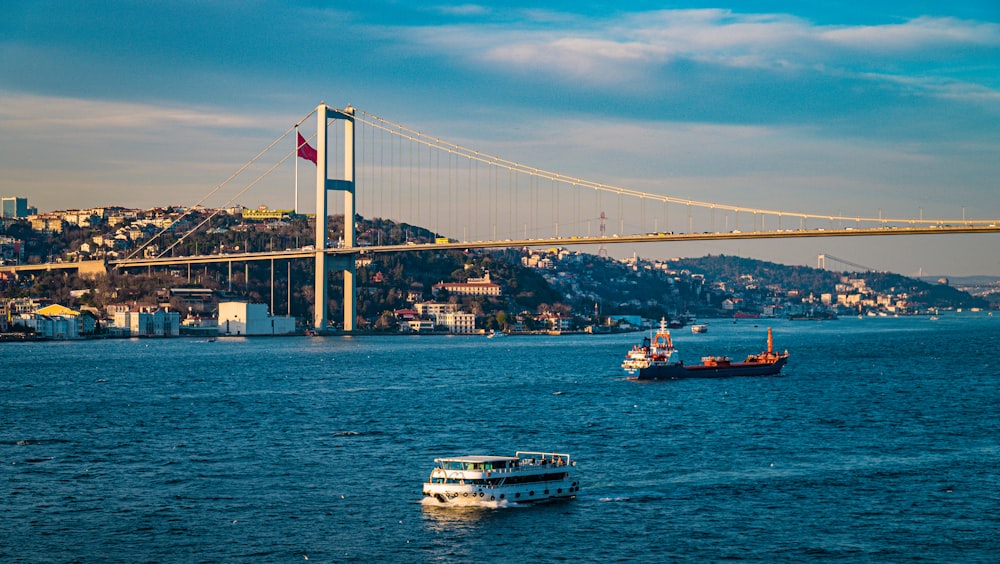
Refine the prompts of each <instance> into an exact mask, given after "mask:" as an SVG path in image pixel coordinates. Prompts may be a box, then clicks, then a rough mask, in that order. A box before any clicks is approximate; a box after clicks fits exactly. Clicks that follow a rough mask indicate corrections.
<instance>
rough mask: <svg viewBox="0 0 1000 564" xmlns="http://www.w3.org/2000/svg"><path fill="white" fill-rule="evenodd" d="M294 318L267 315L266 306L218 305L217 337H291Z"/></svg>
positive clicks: (234, 303) (293, 328) (228, 303)
mask: <svg viewBox="0 0 1000 564" xmlns="http://www.w3.org/2000/svg"><path fill="white" fill-rule="evenodd" d="M293 333H295V318H294V317H277V316H274V315H268V312H267V305H266V304H249V303H246V302H220V303H219V335H291V334H293Z"/></svg>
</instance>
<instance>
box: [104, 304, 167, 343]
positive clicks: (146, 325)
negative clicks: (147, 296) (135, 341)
mask: <svg viewBox="0 0 1000 564" xmlns="http://www.w3.org/2000/svg"><path fill="white" fill-rule="evenodd" d="M113 327H115V328H118V329H121V330H124V331H127V333H128V335H130V336H132V337H177V336H179V335H180V334H181V329H180V327H181V314H180V313H178V312H176V311H166V310H164V309H160V308H143V309H141V310H132V311H119V312H116V313H115V318H114V325H113Z"/></svg>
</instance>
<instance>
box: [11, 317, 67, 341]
mask: <svg viewBox="0 0 1000 564" xmlns="http://www.w3.org/2000/svg"><path fill="white" fill-rule="evenodd" d="M14 322H15V323H20V324H21V325H24V326H25V327H27V328H28V329H31V330H32V331H34V332H35V334H36V335H38V336H39V337H42V338H44V339H79V338H80V331H79V326H78V324H77V320H76V317H74V316H72V315H44V314H41V313H22V314H20V315H19V316H17V317H16V318H14Z"/></svg>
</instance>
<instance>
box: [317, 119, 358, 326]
mask: <svg viewBox="0 0 1000 564" xmlns="http://www.w3.org/2000/svg"><path fill="white" fill-rule="evenodd" d="M331 119H342V120H344V178H343V179H330V178H327V122H328V121H329V120H331ZM316 153H317V154H316V286H315V292H314V294H315V295H314V300H315V303H314V304H313V327H314V328H315V329H316V330H317V331H325V330H326V324H327V317H326V314H327V311H326V302H327V290H328V288H327V271H328V270H331V269H336V270H340V271H341V272H343V273H344V331H353V330H354V318H355V293H356V288H355V280H354V278H355V274H356V272H355V266H354V264H355V255H354V253H351V254H345V255H337V256H335V257H333V256H327V254H326V249H327V246H328V245H327V232H328V223H329V216H328V215H327V193H328V192H329V191H330V190H337V191H341V192H343V193H344V247H345V248H348V249H351V248H354V247H355V245H356V240H355V232H354V218H355V215H356V209H355V202H354V108H352V107H351V106H350V105H348V106H347V107H346V108H344V109H343V110H337V109H334V108H331V107H329V106H327V105H326V104H322V103H321V104H320V105H319V106H317V107H316Z"/></svg>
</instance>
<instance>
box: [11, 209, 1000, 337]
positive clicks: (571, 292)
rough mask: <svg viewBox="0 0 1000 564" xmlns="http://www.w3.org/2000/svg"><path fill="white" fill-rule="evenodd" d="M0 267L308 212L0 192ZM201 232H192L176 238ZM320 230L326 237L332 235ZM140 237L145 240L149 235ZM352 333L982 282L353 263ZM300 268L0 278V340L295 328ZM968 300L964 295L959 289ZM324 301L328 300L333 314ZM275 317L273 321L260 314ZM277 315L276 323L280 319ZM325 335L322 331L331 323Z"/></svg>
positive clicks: (882, 297) (306, 266)
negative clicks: (55, 207)
mask: <svg viewBox="0 0 1000 564" xmlns="http://www.w3.org/2000/svg"><path fill="white" fill-rule="evenodd" d="M2 204H3V217H2V231H3V234H2V235H0V261H2V264H3V265H4V266H15V265H32V264H45V263H64V262H77V261H108V260H116V259H122V258H126V257H128V256H140V257H155V256H158V255H159V254H161V253H162V252H163V250H164V249H170V252H171V253H172V254H173V255H175V256H186V255H211V254H227V253H241V252H246V251H264V250H268V251H270V250H281V249H296V248H311V245H310V243H311V241H312V238H313V236H314V235H313V231H312V229H313V228H312V225H314V218H311V217H309V216H306V215H300V214H296V213H294V211H292V210H271V209H268V208H266V207H263V206H261V207H258V208H256V209H252V208H245V207H243V206H233V207H231V208H226V209H200V208H197V209H187V208H181V207H173V206H168V207H158V208H152V209H128V208H123V207H117V206H108V207H94V208H87V209H77V210H65V211H55V212H47V213H38V211H37V209H35V208H34V207H31V206H29V204H28V201H27V198H23V197H3V198H2ZM202 222H205V223H206V225H205V229H204V230H202V231H201V232H199V233H198V234H197V235H196V236H194V237H188V238H185V239H181V238H180V237H179V236H178V234H180V233H184V232H186V231H188V230H190V229H191V228H192V227H194V226H196V225H199V224H200V223H202ZM342 226H343V217H337V216H334V217H333V218H332V221H331V233H330V236H331V239H332V240H337V238H338V237H340V236H341V235H342V233H343V230H342ZM356 228H357V232H358V242H359V244H360V245H371V244H379V243H381V244H387V243H394V244H403V243H404V242H421V243H433V242H434V241H435V240H440V239H439V237H440V235H439V234H435V233H432V232H430V231H427V230H425V229H421V228H419V227H416V226H409V225H405V224H397V223H394V222H391V221H388V220H383V219H365V218H361V217H358V218H357V219H356ZM154 238H155V240H154ZM356 268H357V272H358V279H359V281H360V288H361V292H360V293H361V298H360V303H359V304H358V320H357V324H356V327H358V328H359V330H360V331H370V332H399V333H417V334H424V333H426V334H434V333H449V334H465V335H473V334H491V333H495V332H504V333H565V332H590V333H604V332H613V331H627V330H636V329H639V328H643V327H648V326H650V325H651V324H654V323H657V322H658V321H659V319H661V318H663V319H667V320H669V321H670V322H671V323H672V324H673V325H674V326H675V327H681V326H683V325H684V324H686V323H689V322H690V321H691V320H693V319H694V318H696V317H697V318H719V317H728V318H740V317H745V318H758V317H765V318H778V317H780V318H791V319H816V320H833V319H836V318H837V317H838V316H842V315H845V314H846V315H863V316H864V315H872V316H888V315H935V314H939V313H940V312H941V311H946V310H948V309H958V308H969V309H974V310H989V309H995V308H996V307H997V304H998V302H1000V299H998V298H1000V287H997V285H996V283H995V282H994V283H992V284H989V283H987V284H983V285H980V286H978V287H976V288H966V290H972V293H970V292H967V291H964V290H963V289H959V288H954V287H952V286H951V284H950V283H949V281H948V280H945V279H941V280H936V281H934V282H932V283H928V282H924V281H919V280H913V279H909V278H905V277H902V276H899V275H893V274H890V273H875V272H864V273H859V272H853V273H852V272H830V271H827V270H819V269H812V268H808V267H789V266H784V265H776V264H773V263H763V262H761V261H754V260H753V259H747V258H739V257H724V256H718V257H711V256H710V257H705V258H702V259H682V258H674V259H670V260H663V259H645V258H640V257H638V256H633V257H628V258H625V259H613V258H607V257H601V256H596V255H593V254H588V253H582V252H578V251H572V250H569V249H565V248H548V249H529V248H524V249H505V250H483V251H464V252H460V251H437V252H429V251H422V252H420V253H417V252H413V253H400V254H394V255H379V257H378V258H377V259H373V258H372V256H371V255H359V258H358V259H357V260H356ZM311 269H312V264H311V262H310V261H302V260H300V261H291V260H289V261H287V264H286V265H285V266H284V272H277V273H276V272H275V271H274V266H273V263H272V265H271V269H270V270H267V269H265V268H264V267H263V266H260V265H257V266H254V267H253V268H251V267H250V266H249V265H248V264H247V265H244V266H243V268H242V272H236V273H235V274H234V273H233V272H232V265H231V264H230V265H228V267H227V266H226V265H224V264H222V263H221V262H220V264H218V265H199V266H198V267H197V268H192V267H190V266H188V267H186V268H183V267H177V266H173V267H170V268H169V269H166V270H165V271H162V272H154V271H149V272H146V273H138V272H136V273H118V272H113V271H109V272H108V274H107V275H105V276H94V275H91V276H86V275H80V274H73V275H69V274H65V273H55V272H44V271H40V272H34V273H31V274H30V275H28V274H21V275H18V274H15V273H12V272H6V271H4V272H0V332H2V333H3V334H4V339H5V340H18V339H81V338H95V337H169V336H180V335H196V336H203V337H206V338H215V337H218V336H246V335H291V334H303V333H309V332H310V331H311V328H310V327H309V325H308V322H307V320H311V319H312V316H311V313H312V312H311V307H312V306H311V303H310V297H311V292H312V288H311V286H310V284H311V283H312V281H313V277H312V271H311ZM973 293H975V294H976V295H972V294H973ZM340 306H341V304H340V302H339V301H338V300H336V299H331V300H330V303H328V304H327V307H328V310H329V311H331V312H336V311H337V310H338V308H339V307H340ZM275 310H278V311H275ZM279 312H283V314H284V315H279ZM330 330H331V331H335V330H336V327H331V328H330Z"/></svg>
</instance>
